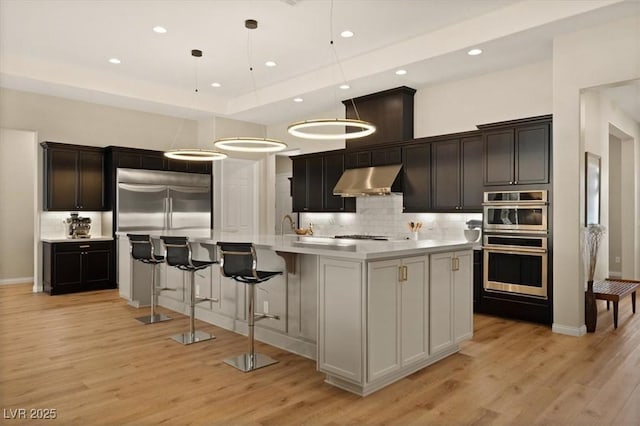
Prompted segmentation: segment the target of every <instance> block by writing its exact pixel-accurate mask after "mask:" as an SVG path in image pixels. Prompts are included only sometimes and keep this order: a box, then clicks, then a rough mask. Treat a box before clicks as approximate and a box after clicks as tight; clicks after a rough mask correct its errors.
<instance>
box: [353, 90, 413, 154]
mask: <svg viewBox="0 0 640 426" xmlns="http://www.w3.org/2000/svg"><path fill="white" fill-rule="evenodd" d="M415 92H416V91H415V89H412V88H410V87H406V86H402V87H396V88H394V89H389V90H384V91H382V92H377V93H371V94H369V95H366V96H361V97H358V98H352V99H348V100H345V101H343V102H342V103H343V104H344V106H345V117H346V118H350V119H360V120H365V121H369V122H371V123H373V124H374V125H375V126H376V131H375V132H374V133H373V134H371V135H369V136H365V137H362V138H356V139H348V140H347V141H346V147H347V150H351V149H356V150H361V149H367V148H373V147H375V145H377V144H386V143H392V142H401V141H406V140H411V139H413V115H414V114H413V96H414V94H415ZM360 167H365V166H360Z"/></svg>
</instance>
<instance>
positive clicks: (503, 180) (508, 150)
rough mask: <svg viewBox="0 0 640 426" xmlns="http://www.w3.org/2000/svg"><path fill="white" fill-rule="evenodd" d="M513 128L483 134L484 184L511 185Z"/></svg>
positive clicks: (513, 157) (513, 150) (513, 158)
mask: <svg viewBox="0 0 640 426" xmlns="http://www.w3.org/2000/svg"><path fill="white" fill-rule="evenodd" d="M513 142H514V132H513V129H507V130H497V131H493V132H488V133H486V134H485V135H484V146H485V168H484V169H485V174H484V184H485V185H512V184H513V180H514V179H513V173H514V167H513V164H514V161H515V155H514V152H515V146H514V143H513Z"/></svg>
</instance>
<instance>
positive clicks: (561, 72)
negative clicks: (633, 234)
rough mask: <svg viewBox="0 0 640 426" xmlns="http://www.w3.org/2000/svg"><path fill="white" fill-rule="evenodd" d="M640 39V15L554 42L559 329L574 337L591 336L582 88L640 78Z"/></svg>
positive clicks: (556, 306)
mask: <svg viewBox="0 0 640 426" xmlns="http://www.w3.org/2000/svg"><path fill="white" fill-rule="evenodd" d="M605 35H606V36H605ZM638 40H640V15H637V16H633V17H630V18H626V19H623V20H619V21H615V22H612V23H609V24H606V25H602V26H599V27H593V28H590V29H587V30H583V31H578V32H574V33H570V34H564V35H560V36H558V37H556V38H555V39H554V44H553V115H554V117H553V118H554V120H553V140H554V143H553V176H554V178H553V190H554V194H556V196H555V197H554V203H555V207H554V210H553V221H554V254H553V256H554V257H553V262H554V272H553V282H554V292H553V297H554V309H553V311H554V313H553V317H554V324H553V330H554V331H556V332H560V333H565V334H571V335H581V334H584V332H585V326H584V282H585V278H584V268H583V265H582V256H581V250H580V239H581V232H582V229H583V227H584V199H585V195H584V185H583V184H582V182H583V179H584V170H583V169H584V152H585V147H584V142H582V141H581V137H580V136H581V127H580V90H581V89H584V88H589V87H595V86H600V85H603V84H610V83H614V82H619V81H628V80H632V79H636V78H638V77H640V43H638ZM607 140H608V138H607ZM636 159H637V154H636ZM636 164H637V163H636ZM636 177H637V175H636ZM576 206H578V207H577V208H576ZM636 206H637V200H636Z"/></svg>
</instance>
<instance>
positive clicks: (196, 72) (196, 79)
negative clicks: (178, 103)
mask: <svg viewBox="0 0 640 426" xmlns="http://www.w3.org/2000/svg"><path fill="white" fill-rule="evenodd" d="M193 60H194V61H196V65H195V67H194V74H195V75H194V78H195V81H196V90H195V92H196V93H198V57H197V56H194V57H193Z"/></svg>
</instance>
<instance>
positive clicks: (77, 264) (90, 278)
mask: <svg viewBox="0 0 640 426" xmlns="http://www.w3.org/2000/svg"><path fill="white" fill-rule="evenodd" d="M42 245H43V268H44V270H43V284H44V291H46V292H47V293H50V294H52V295H56V294H66V293H77V292H81V291H91V290H103V289H109V288H116V281H115V256H114V243H113V241H91V240H87V241H82V242H61V243H48V242H44V243H42Z"/></svg>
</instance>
